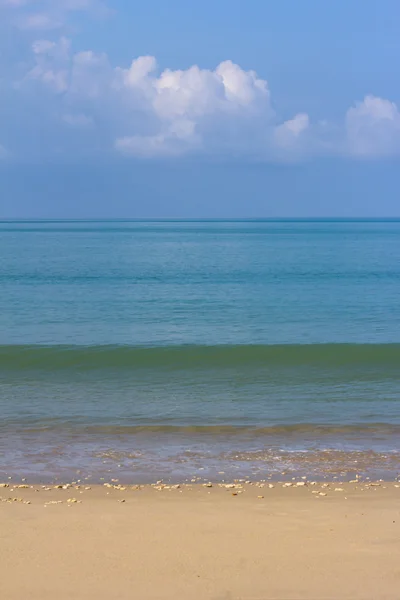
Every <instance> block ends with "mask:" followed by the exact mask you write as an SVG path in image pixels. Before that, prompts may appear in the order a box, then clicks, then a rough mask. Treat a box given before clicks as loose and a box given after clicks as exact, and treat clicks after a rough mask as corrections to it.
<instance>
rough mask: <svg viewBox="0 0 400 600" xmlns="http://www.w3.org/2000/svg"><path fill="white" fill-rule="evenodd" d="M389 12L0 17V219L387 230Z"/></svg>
mask: <svg viewBox="0 0 400 600" xmlns="http://www.w3.org/2000/svg"><path fill="white" fill-rule="evenodd" d="M399 26H400V4H399V3H398V2H397V1H394V0H381V1H380V2H377V0H351V1H350V2H349V1H348V0H346V1H345V0H336V1H335V2H321V0H303V1H302V2H298V1H297V0H280V1H279V2H277V1H276V0H274V1H269V0H246V2H245V1H244V0H230V1H229V2H228V1H227V0H202V2H198V1H197V0H193V1H192V2H188V1H187V0H170V2H166V1H165V0H146V2H143V3H139V2H138V3H137V2H133V1H132V0H129V1H128V0H114V1H113V0H0V218H6V219H7V218H91V217H93V218H146V217H149V218H207V217H210V218H212V217H216V218H241V217H251V218H256V217H303V218H304V217H368V218H370V217H391V216H393V217H399V216H400V198H399V193H398V190H399V189H400V186H399V184H400V169H399V167H400V109H399V107H400V78H399V76H398V64H399V58H400V36H399V35H398V32H399Z"/></svg>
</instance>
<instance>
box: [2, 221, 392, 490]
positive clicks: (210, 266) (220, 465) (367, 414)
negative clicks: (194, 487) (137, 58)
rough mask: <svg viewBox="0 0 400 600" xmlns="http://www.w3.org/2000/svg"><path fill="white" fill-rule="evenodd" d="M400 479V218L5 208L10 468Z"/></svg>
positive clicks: (78, 473)
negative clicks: (147, 216)
mask: <svg viewBox="0 0 400 600" xmlns="http://www.w3.org/2000/svg"><path fill="white" fill-rule="evenodd" d="M355 473H360V474H363V475H365V476H371V477H383V478H384V477H393V476H396V475H399V473H400V221H322V220H316V221H269V220H266V221H224V222H221V221H147V222H144V221H141V222H139V221H107V222H106V221H99V222H90V221H68V222H67V221H63V222H57V221H51V222H50V221H46V222H42V221H40V222H39V221H25V222H21V221H19V222H11V221H7V222H0V479H4V478H6V477H8V476H13V477H28V478H30V479H31V480H42V481H48V480H67V479H70V478H71V477H72V478H73V477H87V478H89V480H92V481H102V480H103V479H109V478H110V477H113V478H118V479H119V480H121V481H131V482H141V481H154V480H156V479H161V478H164V479H165V480H174V481H180V480H185V479H187V478H189V479H191V478H194V477H200V478H204V479H207V480H208V479H232V478H234V477H236V478H240V477H244V478H254V477H257V478H267V477H272V478H277V479H284V478H288V477H292V476H300V475H310V476H313V477H315V478H321V477H327V478H332V477H333V476H335V477H338V478H344V479H345V478H350V479H351V478H353V477H354V474H355Z"/></svg>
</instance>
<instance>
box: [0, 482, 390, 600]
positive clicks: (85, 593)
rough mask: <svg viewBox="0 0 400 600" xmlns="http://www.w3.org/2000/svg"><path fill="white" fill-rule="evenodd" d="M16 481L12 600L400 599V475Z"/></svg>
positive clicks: (4, 574) (10, 513) (5, 571)
mask: <svg viewBox="0 0 400 600" xmlns="http://www.w3.org/2000/svg"><path fill="white" fill-rule="evenodd" d="M6 485H7V486H8V487H0V497H1V500H2V501H1V502H0V536H1V544H0V567H1V595H2V597H3V598H5V599H7V600H22V599H23V598H24V599H26V598H30V599H32V600H36V599H37V600H39V599H40V600H47V599H50V598H52V599H54V598H58V599H67V598H68V599H72V598H74V599H79V600H80V599H85V600H86V599H96V600H103V599H107V600H108V599H110V598H112V599H120V600H125V599H127V600H128V599H129V600H131V599H136V598H137V599H138V600H142V599H143V600H146V599H149V600H164V599H168V600H169V599H175V598H182V599H185V600H239V599H241V600H267V599H284V600H289V599H290V600H292V599H308V600H310V599H313V600H314V599H315V600H317V599H318V600H327V599H330V600H333V599H337V598H341V599H344V598H346V599H347V598H348V599H352V600H353V599H359V600H361V599H363V600H366V599H369V598H371V599H374V600H376V599H382V600H383V599H385V600H386V599H393V600H397V599H398V598H399V596H400V484H399V483H398V482H390V483H384V482H380V483H379V484H377V485H372V484H366V483H361V482H356V483H346V484H339V483H334V484H329V485H328V484H321V483H319V484H316V485H311V483H306V484H304V482H300V486H297V485H296V484H295V483H293V484H289V485H288V484H279V483H276V484H269V483H265V484H262V483H261V484H244V483H240V484H235V486H234V487H231V486H232V485H234V484H229V485H227V486H222V487H221V486H220V485H218V484H213V485H212V487H207V486H203V485H194V484H193V485H191V486H186V485H185V486H180V487H176V486H172V487H171V486H165V487H164V486H163V485H162V484H158V485H155V486H143V487H136V486H126V487H125V486H122V485H119V484H117V483H114V484H108V486H91V487H90V489H85V488H88V487H89V486H87V485H85V484H82V485H81V486H78V485H71V486H69V485H68V486H66V487H67V489H62V488H61V489H56V488H55V487H54V486H53V485H48V486H43V487H42V486H32V487H31V486H29V485H28V484H26V483H23V484H19V485H23V486H25V485H27V487H19V486H17V485H13V484H11V483H10V482H8V483H7V484H6ZM271 485H273V486H274V487H270V486H271ZM109 486H111V487H109ZM114 486H115V487H114ZM335 490H338V491H335Z"/></svg>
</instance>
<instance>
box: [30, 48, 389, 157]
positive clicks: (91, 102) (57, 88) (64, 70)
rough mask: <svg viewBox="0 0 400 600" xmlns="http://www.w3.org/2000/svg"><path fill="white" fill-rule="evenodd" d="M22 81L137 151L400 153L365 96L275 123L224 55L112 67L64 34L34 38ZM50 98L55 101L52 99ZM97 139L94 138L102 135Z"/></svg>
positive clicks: (380, 106) (264, 93) (66, 113)
mask: <svg viewBox="0 0 400 600" xmlns="http://www.w3.org/2000/svg"><path fill="white" fill-rule="evenodd" d="M32 50H33V52H32V56H33V64H32V67H31V69H30V70H29V72H28V73H27V75H26V77H25V82H26V83H27V82H33V81H35V82H36V83H37V84H40V86H43V87H44V89H47V90H48V91H51V92H52V93H53V94H54V98H55V99H57V98H58V100H57V102H59V103H60V106H59V107H58V108H57V114H61V115H63V116H62V117H61V119H62V121H63V122H64V124H68V125H69V126H71V127H75V128H82V127H88V126H89V125H90V126H91V127H92V129H93V131H94V130H95V128H96V126H97V125H101V128H102V131H103V132H106V134H105V135H106V137H107V140H108V144H109V147H110V148H115V149H116V150H117V151H118V152H121V153H124V154H127V155H131V156H135V157H143V158H151V157H161V156H179V155H184V154H188V153H208V154H217V155H225V156H234V157H240V156H242V157H243V156H246V157H248V158H250V159H257V160H279V161H282V160H299V159H301V158H305V157H311V156H315V155H318V156H321V155H347V156H349V155H351V156H354V157H376V156H385V155H389V154H395V153H398V152H400V113H399V111H398V109H397V106H396V105H395V104H394V103H392V102H390V101H389V100H385V99H382V98H378V97H375V96H366V97H365V98H364V100H363V101H362V102H359V103H357V104H356V105H355V106H353V107H351V108H350V109H349V110H348V111H347V113H346V115H345V116H344V119H343V120H342V122H341V123H331V122H329V121H320V122H317V123H313V122H312V121H311V119H310V117H309V115H308V114H307V113H304V112H300V113H298V114H296V115H295V116H294V117H292V118H287V119H286V120H280V121H279V119H278V117H277V114H276V111H275V110H274V108H273V105H272V101H271V93H270V90H269V86H268V83H267V81H265V80H263V79H261V78H260V77H259V76H258V75H257V74H256V73H255V72H254V71H252V70H249V71H246V70H244V69H242V68H241V67H240V66H239V65H236V64H234V63H233V62H232V61H229V60H227V61H223V62H221V63H220V64H219V65H217V66H216V67H215V69H202V68H200V67H199V66H197V65H193V66H191V67H189V68H188V69H184V70H179V69H178V70H173V69H168V68H167V69H164V70H162V71H161V72H160V71H159V70H158V67H157V62H156V59H155V58H154V57H153V56H141V57H138V58H136V59H134V60H133V61H132V63H131V64H130V66H129V67H114V66H112V65H111V63H110V61H109V58H108V56H107V55H106V54H98V53H95V52H93V51H90V50H88V51H83V52H77V53H73V52H72V50H71V45H70V42H69V40H68V39H66V38H65V37H62V38H60V40H59V41H58V42H52V41H49V40H39V41H36V42H35V43H34V44H33V47H32ZM55 101H56V100H55ZM102 139H104V138H102Z"/></svg>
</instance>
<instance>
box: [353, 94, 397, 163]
mask: <svg viewBox="0 0 400 600" xmlns="http://www.w3.org/2000/svg"><path fill="white" fill-rule="evenodd" d="M346 135H347V148H348V151H349V153H351V154H353V155H355V156H359V157H365V158H367V157H375V156H387V155H390V154H396V153H398V152H399V151H400V113H399V110H398V108H397V106H396V104H395V103H394V102H390V101H389V100H385V99H384V98H379V97H377V96H366V97H365V98H364V100H363V101H362V102H358V103H357V104H356V105H355V106H353V107H351V108H349V110H348V111H347V113H346Z"/></svg>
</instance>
